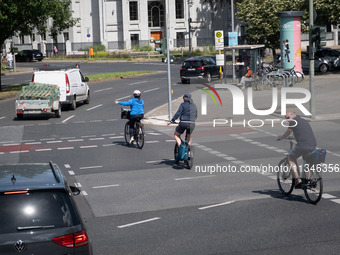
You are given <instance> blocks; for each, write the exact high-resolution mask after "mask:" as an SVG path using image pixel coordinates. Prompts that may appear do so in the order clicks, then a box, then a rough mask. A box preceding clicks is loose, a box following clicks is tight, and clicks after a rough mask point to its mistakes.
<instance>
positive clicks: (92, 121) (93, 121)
mask: <svg viewBox="0 0 340 255" xmlns="http://www.w3.org/2000/svg"><path fill="white" fill-rule="evenodd" d="M102 121H103V120H91V121H90V122H91V123H95V122H102Z"/></svg>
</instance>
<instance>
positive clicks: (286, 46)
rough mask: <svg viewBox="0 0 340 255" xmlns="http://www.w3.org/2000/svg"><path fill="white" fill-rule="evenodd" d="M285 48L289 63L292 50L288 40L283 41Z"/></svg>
mask: <svg viewBox="0 0 340 255" xmlns="http://www.w3.org/2000/svg"><path fill="white" fill-rule="evenodd" d="M283 47H284V50H285V56H286V58H287V60H288V62H290V50H289V41H288V39H286V40H283Z"/></svg>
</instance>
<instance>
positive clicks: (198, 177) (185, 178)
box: [175, 174, 215, 181]
mask: <svg viewBox="0 0 340 255" xmlns="http://www.w3.org/2000/svg"><path fill="white" fill-rule="evenodd" d="M209 177H215V175H213V174H212V175H204V176H195V177H183V178H176V179H175V181H182V180H194V179H201V178H209Z"/></svg>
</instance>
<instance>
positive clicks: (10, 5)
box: [0, 0, 79, 91]
mask: <svg viewBox="0 0 340 255" xmlns="http://www.w3.org/2000/svg"><path fill="white" fill-rule="evenodd" d="M70 5H71V0H0V31H1V32H0V45H3V43H4V42H5V40H6V39H8V38H11V37H12V36H14V35H16V34H17V33H20V34H22V35H30V34H32V32H33V31H34V29H37V31H38V32H39V33H40V34H44V33H46V32H49V34H50V35H51V36H52V37H56V36H57V35H58V34H59V33H61V32H62V31H63V30H65V29H67V28H69V27H72V26H74V25H75V24H76V23H77V22H78V20H79V19H75V18H72V11H71V9H70ZM49 20H51V22H50V26H49V27H47V24H48V21H49ZM0 91H1V82H0Z"/></svg>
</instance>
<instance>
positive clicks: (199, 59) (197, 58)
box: [184, 56, 210, 61]
mask: <svg viewBox="0 0 340 255" xmlns="http://www.w3.org/2000/svg"><path fill="white" fill-rule="evenodd" d="M205 58H210V57H207V56H204V57H192V58H187V59H186V60H184V61H201V60H203V59H205Z"/></svg>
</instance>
